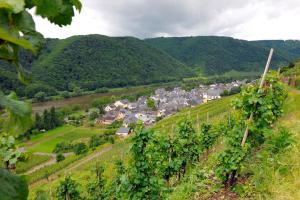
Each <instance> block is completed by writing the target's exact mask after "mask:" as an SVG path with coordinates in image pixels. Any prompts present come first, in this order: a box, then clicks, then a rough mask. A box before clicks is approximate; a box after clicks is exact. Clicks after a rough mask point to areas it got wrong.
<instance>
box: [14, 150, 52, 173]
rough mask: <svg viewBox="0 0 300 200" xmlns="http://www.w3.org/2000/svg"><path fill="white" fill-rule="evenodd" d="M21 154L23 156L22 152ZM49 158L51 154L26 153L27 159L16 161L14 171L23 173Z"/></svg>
mask: <svg viewBox="0 0 300 200" xmlns="http://www.w3.org/2000/svg"><path fill="white" fill-rule="evenodd" d="M25 155H26V154H25ZM21 156H24V153H23V154H22V155H21ZM51 158H52V156H47V155H34V154H30V155H28V158H27V159H23V160H21V159H19V162H17V166H16V172H17V174H20V173H24V172H26V171H28V170H30V169H31V168H33V167H34V166H37V165H40V164H41V163H43V162H46V161H48V160H50V159H51Z"/></svg>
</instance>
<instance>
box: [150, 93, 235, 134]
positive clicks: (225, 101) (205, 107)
mask: <svg viewBox="0 0 300 200" xmlns="http://www.w3.org/2000/svg"><path fill="white" fill-rule="evenodd" d="M234 97H235V96H228V97H224V98H221V99H218V100H213V101H210V102H208V103H205V104H201V105H198V106H195V107H193V108H185V109H183V110H182V111H180V112H178V113H176V114H175V115H172V116H170V117H167V118H165V119H163V120H161V121H159V122H158V123H157V124H156V125H155V126H154V127H153V128H154V129H155V130H158V131H161V132H165V131H168V130H172V127H173V128H175V127H176V124H177V123H178V122H179V121H181V120H183V119H185V118H188V119H190V120H191V121H192V122H193V124H194V126H195V127H196V128H197V127H198V125H199V124H201V123H202V122H203V121H207V115H208V116H209V117H208V120H209V121H211V122H212V121H215V120H218V119H220V118H222V117H223V116H224V115H227V114H228V113H229V111H230V108H231V101H232V99H233V98H234Z"/></svg>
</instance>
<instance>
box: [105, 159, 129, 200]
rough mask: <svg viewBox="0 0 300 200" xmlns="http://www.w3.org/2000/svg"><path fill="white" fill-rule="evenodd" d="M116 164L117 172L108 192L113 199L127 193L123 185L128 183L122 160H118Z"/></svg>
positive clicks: (120, 197)
mask: <svg viewBox="0 0 300 200" xmlns="http://www.w3.org/2000/svg"><path fill="white" fill-rule="evenodd" d="M115 165H116V171H117V173H116V175H115V177H114V178H113V180H112V182H111V184H110V187H109V191H108V194H109V197H110V198H111V199H122V197H124V196H125V195H124V194H125V193H126V190H124V187H123V185H126V183H125V180H126V169H125V166H124V163H123V162H122V161H121V160H117V161H116V163H115Z"/></svg>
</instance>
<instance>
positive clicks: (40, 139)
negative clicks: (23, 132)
mask: <svg viewBox="0 0 300 200" xmlns="http://www.w3.org/2000/svg"><path fill="white" fill-rule="evenodd" d="M103 132H104V130H101V129H97V128H90V127H73V126H70V125H65V126H62V127H59V128H56V129H54V130H51V131H47V132H45V133H43V134H40V135H37V136H36V137H35V138H33V139H32V140H30V141H29V143H28V144H27V145H25V147H26V149H27V150H28V152H45V153H51V152H52V151H53V149H54V147H55V145H56V144H57V143H59V142H63V141H67V142H72V141H74V140H78V139H83V138H89V137H91V136H92V135H97V134H102V133H103ZM31 144H32V145H31Z"/></svg>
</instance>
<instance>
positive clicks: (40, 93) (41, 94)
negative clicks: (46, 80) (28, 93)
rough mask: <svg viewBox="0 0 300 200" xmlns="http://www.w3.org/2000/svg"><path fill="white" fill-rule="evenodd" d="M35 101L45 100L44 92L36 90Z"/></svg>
mask: <svg viewBox="0 0 300 200" xmlns="http://www.w3.org/2000/svg"><path fill="white" fill-rule="evenodd" d="M34 98H35V100H36V101H45V100H46V93H45V92H38V93H36V94H35V95H34Z"/></svg>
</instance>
